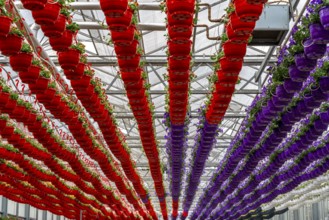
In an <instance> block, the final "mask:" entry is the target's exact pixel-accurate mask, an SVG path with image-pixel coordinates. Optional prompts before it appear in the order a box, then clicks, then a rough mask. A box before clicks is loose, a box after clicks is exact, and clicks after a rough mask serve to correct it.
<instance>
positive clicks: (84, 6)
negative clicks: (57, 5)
mask: <svg viewBox="0 0 329 220" xmlns="http://www.w3.org/2000/svg"><path fill="white" fill-rule="evenodd" d="M15 5H16V7H17V8H18V9H24V7H23V4H22V3H21V2H15ZM69 6H70V8H71V9H75V10H101V6H100V4H99V2H98V1H97V2H71V3H69ZM138 9H139V10H152V11H154V10H161V8H160V4H159V3H156V2H150V3H138Z"/></svg>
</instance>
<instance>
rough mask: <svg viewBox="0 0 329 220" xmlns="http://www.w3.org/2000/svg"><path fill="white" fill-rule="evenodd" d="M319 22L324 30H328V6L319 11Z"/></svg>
mask: <svg viewBox="0 0 329 220" xmlns="http://www.w3.org/2000/svg"><path fill="white" fill-rule="evenodd" d="M319 15H320V21H321V24H322V26H323V28H324V29H326V30H329V6H325V7H323V8H321V9H320V11H319Z"/></svg>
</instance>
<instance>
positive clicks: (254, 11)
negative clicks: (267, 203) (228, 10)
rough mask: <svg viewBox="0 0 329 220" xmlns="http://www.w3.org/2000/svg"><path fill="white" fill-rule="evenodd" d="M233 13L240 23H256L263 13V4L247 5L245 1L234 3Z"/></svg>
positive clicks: (237, 0)
mask: <svg viewBox="0 0 329 220" xmlns="http://www.w3.org/2000/svg"><path fill="white" fill-rule="evenodd" d="M234 7H235V13H236V14H237V16H238V17H239V18H240V20H241V21H245V22H252V21H257V20H258V19H259V16H260V15H261V14H262V11H263V4H258V5H255V4H249V3H248V2H247V0H236V1H234Z"/></svg>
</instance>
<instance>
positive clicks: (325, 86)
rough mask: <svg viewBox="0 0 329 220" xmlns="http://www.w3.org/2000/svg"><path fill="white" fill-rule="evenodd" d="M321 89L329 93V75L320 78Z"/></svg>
mask: <svg viewBox="0 0 329 220" xmlns="http://www.w3.org/2000/svg"><path fill="white" fill-rule="evenodd" d="M319 84H320V89H321V91H322V92H323V93H325V94H329V77H328V76H325V77H321V78H320V80H319Z"/></svg>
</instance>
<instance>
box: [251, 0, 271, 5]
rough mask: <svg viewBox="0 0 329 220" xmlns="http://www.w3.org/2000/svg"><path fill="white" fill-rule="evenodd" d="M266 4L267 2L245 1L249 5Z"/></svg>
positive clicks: (258, 0) (257, 0) (259, 0)
mask: <svg viewBox="0 0 329 220" xmlns="http://www.w3.org/2000/svg"><path fill="white" fill-rule="evenodd" d="M266 2H267V0H247V3H248V4H251V5H259V4H265V3H266Z"/></svg>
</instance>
